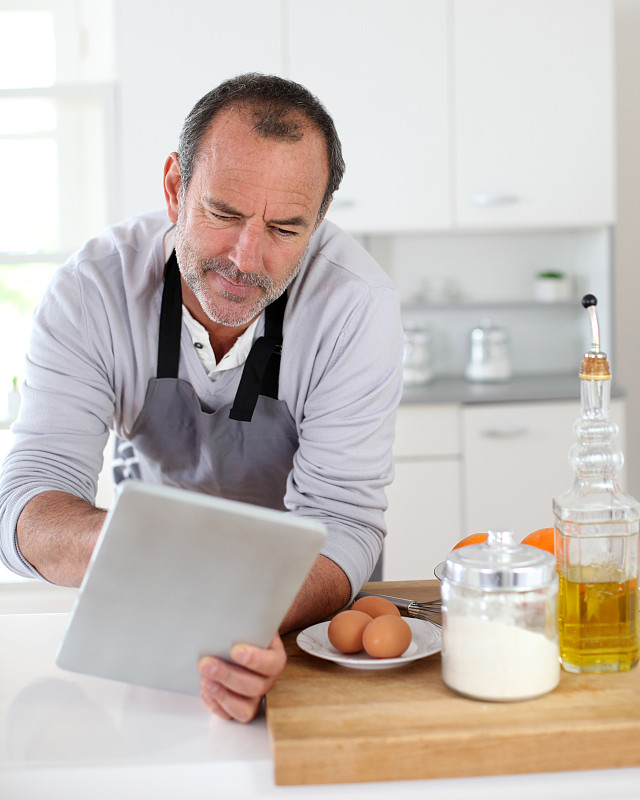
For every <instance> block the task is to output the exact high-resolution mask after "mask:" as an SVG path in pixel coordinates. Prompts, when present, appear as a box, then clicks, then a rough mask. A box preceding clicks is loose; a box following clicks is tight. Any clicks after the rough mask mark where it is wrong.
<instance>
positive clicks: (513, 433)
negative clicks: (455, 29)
mask: <svg viewBox="0 0 640 800" xmlns="http://www.w3.org/2000/svg"><path fill="white" fill-rule="evenodd" d="M529 430H530V429H529V428H526V427H524V426H522V427H519V428H485V430H483V431H481V432H480V435H481V436H485V437H486V438H487V439H517V438H518V437H519V436H526V435H527V434H528V433H529Z"/></svg>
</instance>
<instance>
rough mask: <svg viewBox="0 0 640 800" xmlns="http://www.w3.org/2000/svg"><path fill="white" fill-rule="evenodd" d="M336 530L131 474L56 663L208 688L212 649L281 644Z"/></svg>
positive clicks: (151, 682)
mask: <svg viewBox="0 0 640 800" xmlns="http://www.w3.org/2000/svg"><path fill="white" fill-rule="evenodd" d="M325 536H326V529H325V527H324V525H322V524H321V523H319V522H317V521H314V520H309V519H306V518H303V517H298V516H295V515H294V514H291V513H287V512H284V511H275V510H272V509H266V508H261V507H259V506H254V505H249V504H245V503H239V502H236V501H232V500H224V499H221V498H217V497H212V496H209V495H203V494H199V493H196V492H191V491H187V490H184V489H178V488H174V487H168V486H162V485H156V484H148V483H144V482H140V481H127V482H125V483H122V484H120V486H119V488H118V490H117V492H116V496H115V501H114V504H113V506H112V508H111V509H110V511H109V512H108V513H107V516H106V519H105V523H104V526H103V528H102V531H101V533H100V536H99V538H98V542H97V544H96V547H95V550H94V552H93V555H92V557H91V560H90V562H89V566H88V569H87V571H86V573H85V576H84V579H83V582H82V585H81V587H80V591H79V592H78V597H77V599H76V602H75V605H74V607H73V609H72V611H71V616H70V618H69V622H68V625H67V628H66V631H65V633H64V636H63V639H62V642H61V644H60V647H59V649H58V654H57V657H56V663H57V665H58V666H59V667H61V668H62V669H66V670H71V671H74V672H81V673H85V674H89V675H96V676H100V677H103V678H111V679H114V680H118V681H125V682H127V683H132V684H137V685H140V686H148V687H152V688H155V689H165V690H169V691H173V692H180V693H183V694H190V695H198V694H199V693H200V675H199V673H198V671H197V663H198V659H199V658H200V657H201V656H203V655H216V656H220V657H222V658H226V659H228V658H229V651H230V650H231V647H232V646H233V645H234V644H236V643H238V642H246V643H249V644H255V645H258V646H260V647H267V646H268V645H269V643H270V641H271V639H272V638H273V636H274V634H275V633H276V632H277V630H278V628H279V626H280V623H281V622H282V619H283V617H284V615H285V614H286V612H287V610H288V608H289V606H290V605H291V603H292V602H293V600H294V598H295V596H296V594H297V592H298V590H299V588H300V587H301V585H302V583H303V582H304V580H305V578H306V576H307V574H308V572H309V570H310V569H311V567H312V565H313V563H314V560H315V558H316V556H317V554H318V553H319V551H320V549H321V547H322V544H323V542H324V539H325Z"/></svg>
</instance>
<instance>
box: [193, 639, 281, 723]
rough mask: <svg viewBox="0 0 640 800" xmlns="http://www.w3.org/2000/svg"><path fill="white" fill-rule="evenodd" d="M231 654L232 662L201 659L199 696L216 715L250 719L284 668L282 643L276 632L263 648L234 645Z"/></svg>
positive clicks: (199, 664) (240, 719) (210, 657)
mask: <svg viewBox="0 0 640 800" xmlns="http://www.w3.org/2000/svg"><path fill="white" fill-rule="evenodd" d="M230 655H231V659H232V661H233V662H234V663H233V664H230V663H229V662H228V661H224V660H223V659H221V658H215V657H213V656H204V657H203V658H201V659H200V661H199V662H198V672H199V673H200V676H201V681H200V697H201V698H202V702H203V703H204V704H205V706H206V707H207V708H208V709H209V711H211V712H212V713H213V714H216V715H217V716H218V717H222V719H235V720H237V721H238V722H250V721H251V720H252V719H253V718H254V717H255V716H256V714H257V713H258V711H259V710H260V706H261V704H262V698H263V697H264V695H265V694H266V693H267V692H268V691H269V689H271V687H272V686H273V685H274V683H275V682H276V680H277V678H278V676H279V675H280V674H281V673H282V671H283V670H284V667H285V664H286V662H287V656H286V653H285V650H284V645H283V644H282V639H280V636H279V635H278V634H276V635H275V636H274V637H273V639H272V640H271V644H270V645H269V647H268V648H267V649H266V650H264V649H262V648H260V647H253V646H252V645H248V644H236V645H234V646H233V648H232V649H231V654H230Z"/></svg>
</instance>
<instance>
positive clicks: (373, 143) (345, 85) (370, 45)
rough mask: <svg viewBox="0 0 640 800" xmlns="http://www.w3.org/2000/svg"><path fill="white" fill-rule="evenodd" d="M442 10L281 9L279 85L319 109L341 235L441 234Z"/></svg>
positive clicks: (444, 134)
mask: <svg viewBox="0 0 640 800" xmlns="http://www.w3.org/2000/svg"><path fill="white" fill-rule="evenodd" d="M447 6H448V3H447V0H396V1H395V2H394V3H393V4H390V3H389V2H388V0H348V2H344V0H325V2H323V3H322V5H321V6H318V3H317V2H315V0H295V2H292V3H288V4H287V8H288V12H287V13H288V16H287V29H288V42H289V46H288V54H287V63H288V70H287V71H288V75H289V77H291V78H292V79H293V80H295V81H298V82H300V83H302V84H304V85H306V86H307V87H308V88H309V89H311V90H312V91H313V92H314V94H317V95H318V97H319V98H320V99H321V100H322V102H323V103H324V104H325V106H326V107H327V109H328V111H329V113H330V114H331V115H332V116H333V118H334V121H335V123H336V128H337V130H338V134H339V135H340V138H341V140H342V145H343V150H344V157H345V161H346V164H347V170H346V174H345V178H344V181H343V184H342V186H341V188H340V190H339V191H338V192H337V193H336V195H335V199H334V202H333V206H332V207H331V209H330V211H329V218H331V219H333V220H334V221H335V222H337V223H338V224H339V225H341V226H343V227H345V228H347V229H348V230H350V231H357V232H367V231H377V232H381V231H395V232H401V231H414V230H426V229H434V228H435V229H437V228H443V227H449V226H450V201H449V187H450V178H449V112H448V103H449V94H450V93H449V85H448V63H447V58H448V43H447V34H446V30H447V27H446V26H447Z"/></svg>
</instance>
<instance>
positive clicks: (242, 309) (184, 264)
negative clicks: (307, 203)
mask: <svg viewBox="0 0 640 800" xmlns="http://www.w3.org/2000/svg"><path fill="white" fill-rule="evenodd" d="M307 249H308V248H307ZM306 255H307V250H305V252H304V253H303V254H302V256H301V258H300V259H299V261H298V262H297V264H296V265H295V266H294V268H293V270H292V271H291V273H290V274H289V275H288V276H287V277H286V278H285V279H283V280H281V281H279V282H278V283H274V281H273V279H272V278H271V276H270V275H267V274H258V273H256V272H242V271H241V270H239V269H238V268H237V267H236V266H235V264H233V263H232V262H230V261H225V260H222V259H218V258H207V259H201V260H198V259H197V256H196V255H195V253H194V252H193V250H192V249H191V248H190V247H189V245H188V244H187V243H186V242H185V241H184V239H183V238H182V236H181V235H180V232H179V230H178V229H176V257H177V259H178V264H179V265H180V272H181V273H182V277H183V278H184V281H185V283H186V284H187V286H188V287H189V288H190V289H191V291H192V292H193V293H194V295H195V296H196V298H197V300H198V302H199V303H200V305H201V307H202V310H203V311H204V312H205V314H206V315H207V316H208V317H209V319H210V320H211V321H212V322H216V323H218V324H219V325H226V326H228V327H232V328H235V327H239V326H241V325H247V324H248V323H249V322H251V320H253V319H255V318H256V317H257V316H258V315H259V314H261V313H262V311H263V310H264V309H265V308H266V307H267V306H268V305H269V304H270V303H272V302H273V301H274V300H277V299H278V297H280V295H281V294H283V293H284V292H285V291H286V290H287V287H288V286H289V285H290V284H291V282H292V281H293V280H294V279H295V278H296V277H297V275H298V273H299V272H300V269H301V268H302V265H303V263H304V260H305V258H306ZM210 271H213V272H216V273H217V274H218V275H222V277H223V278H226V279H227V280H230V281H232V282H233V283H236V284H238V285H239V286H252V287H256V288H258V289H260V290H261V292H262V293H261V295H260V296H259V297H258V298H257V299H256V300H253V301H252V302H250V303H249V304H248V305H246V303H247V299H246V297H244V296H242V295H237V294H234V293H233V292H232V291H223V292H218V293H217V295H218V296H217V297H216V295H214V294H213V293H212V292H211V289H210V287H209V286H208V284H207V280H206V275H207V272H210ZM220 297H222V298H223V299H224V300H225V301H226V302H225V303H224V305H225V307H224V308H223V307H222V304H221V302H220ZM230 303H231V304H233V305H234V306H235V308H230V307H229V304H230Z"/></svg>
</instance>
